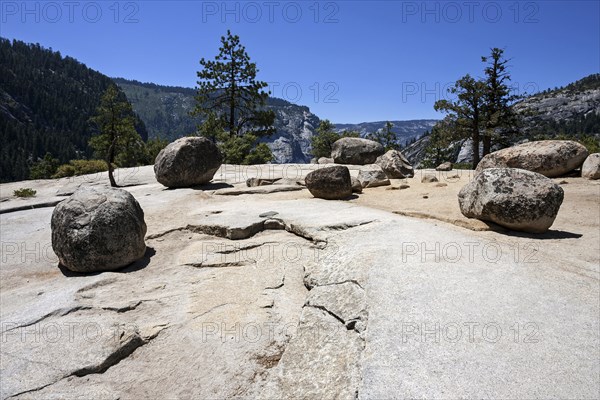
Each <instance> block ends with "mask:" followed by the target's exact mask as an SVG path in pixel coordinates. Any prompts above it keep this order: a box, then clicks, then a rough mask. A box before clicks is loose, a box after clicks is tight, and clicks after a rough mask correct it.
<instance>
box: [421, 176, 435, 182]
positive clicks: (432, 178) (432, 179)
mask: <svg viewBox="0 0 600 400" xmlns="http://www.w3.org/2000/svg"><path fill="white" fill-rule="evenodd" d="M433 182H438V178H437V176H435V175H433V174H425V175H424V176H423V177H422V178H421V183H433Z"/></svg>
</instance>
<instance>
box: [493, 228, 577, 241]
mask: <svg viewBox="0 0 600 400" xmlns="http://www.w3.org/2000/svg"><path fill="white" fill-rule="evenodd" d="M495 231H496V232H498V233H500V234H503V235H506V236H515V237H521V238H527V239H540V240H548V239H579V238H580V237H582V236H583V235H582V234H581V233H573V232H566V231H559V230H553V229H550V230H548V231H546V232H544V233H527V232H518V231H511V230H508V229H498V230H495Z"/></svg>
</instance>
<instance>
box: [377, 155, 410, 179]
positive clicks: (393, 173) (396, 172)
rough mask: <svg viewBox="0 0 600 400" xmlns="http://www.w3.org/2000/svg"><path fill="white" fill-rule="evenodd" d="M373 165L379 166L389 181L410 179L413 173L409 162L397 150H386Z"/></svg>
mask: <svg viewBox="0 0 600 400" xmlns="http://www.w3.org/2000/svg"><path fill="white" fill-rule="evenodd" d="M375 164H377V165H379V166H380V167H381V169H382V170H383V172H385V174H386V175H387V176H388V178H390V179H403V178H412V177H413V176H415V171H414V169H413V167H412V165H410V162H408V160H407V159H406V157H404V155H403V154H402V153H401V152H399V151H398V150H388V151H387V152H386V153H385V154H384V155H382V156H379V157H377V160H376V161H375Z"/></svg>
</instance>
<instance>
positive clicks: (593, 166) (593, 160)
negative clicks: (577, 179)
mask: <svg viewBox="0 0 600 400" xmlns="http://www.w3.org/2000/svg"><path fill="white" fill-rule="evenodd" d="M581 177H582V178H586V179H594V180H595V179H600V153H594V154H590V155H589V156H588V158H586V159H585V161H584V163H583V166H582V167H581Z"/></svg>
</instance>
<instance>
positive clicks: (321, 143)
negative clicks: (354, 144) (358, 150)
mask: <svg viewBox="0 0 600 400" xmlns="http://www.w3.org/2000/svg"><path fill="white" fill-rule="evenodd" d="M334 128H335V125H333V124H332V123H331V121H329V120H328V119H324V120H321V122H320V123H319V126H318V127H317V129H316V131H315V134H314V135H313V136H312V138H311V145H312V156H313V157H314V158H321V157H331V149H332V147H333V144H334V143H335V142H336V141H337V140H339V139H341V138H343V137H358V136H359V134H358V132H352V131H343V132H336V131H335V130H334Z"/></svg>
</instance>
